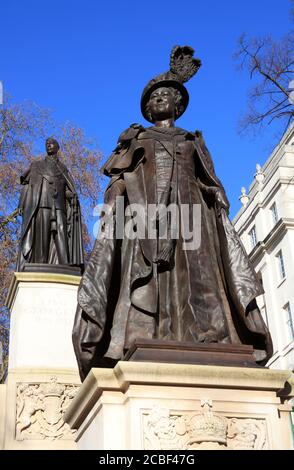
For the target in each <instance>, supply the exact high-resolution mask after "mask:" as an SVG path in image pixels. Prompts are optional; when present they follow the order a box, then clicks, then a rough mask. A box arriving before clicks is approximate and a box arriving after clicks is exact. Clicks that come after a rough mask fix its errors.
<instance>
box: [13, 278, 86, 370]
mask: <svg viewBox="0 0 294 470" xmlns="http://www.w3.org/2000/svg"><path fill="white" fill-rule="evenodd" d="M79 282H80V276H76V275H69V274H61V273H59V272H56V273H52V272H51V273H45V272H21V273H14V276H13V279H12V282H11V286H10V289H9V293H8V298H7V306H8V307H9V309H10V314H11V322H10V342H9V344H10V348H9V369H16V368H18V367H39V368H40V367H49V368H51V369H52V368H54V367H60V368H68V367H70V368H71V367H72V368H74V369H77V363H76V358H75V354H74V350H73V346H72V341H71V332H72V327H73V321H74V316H75V311H76V306H77V290H78V286H79Z"/></svg>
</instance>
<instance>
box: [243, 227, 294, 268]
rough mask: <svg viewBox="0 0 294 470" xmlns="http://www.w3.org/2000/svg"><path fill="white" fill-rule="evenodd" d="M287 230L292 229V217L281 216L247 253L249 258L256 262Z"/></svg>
mask: <svg viewBox="0 0 294 470" xmlns="http://www.w3.org/2000/svg"><path fill="white" fill-rule="evenodd" d="M287 230H294V218H293V219H292V218H291V219H290V218H281V219H279V220H278V222H277V223H276V225H275V226H274V227H273V228H272V230H271V231H270V232H269V234H268V235H267V236H266V237H265V239H264V240H263V241H261V242H258V243H257V244H256V245H255V247H254V248H253V250H251V252H250V253H249V258H250V260H251V261H252V263H253V264H254V265H256V264H258V262H259V261H260V260H261V258H262V256H263V255H264V253H267V252H268V251H269V250H270V249H272V248H273V247H274V246H275V245H277V243H278V242H279V241H280V240H281V239H282V238H283V236H284V235H285V233H286V232H287Z"/></svg>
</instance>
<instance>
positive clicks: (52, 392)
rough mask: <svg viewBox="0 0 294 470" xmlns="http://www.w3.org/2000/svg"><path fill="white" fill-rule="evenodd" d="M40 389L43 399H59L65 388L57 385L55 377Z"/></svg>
mask: <svg viewBox="0 0 294 470" xmlns="http://www.w3.org/2000/svg"><path fill="white" fill-rule="evenodd" d="M40 389H41V392H42V393H43V394H44V396H45V397H60V396H61V395H62V394H63V392H64V390H65V386H64V385H63V384H59V383H57V377H51V378H50V382H48V383H44V384H41V385H40Z"/></svg>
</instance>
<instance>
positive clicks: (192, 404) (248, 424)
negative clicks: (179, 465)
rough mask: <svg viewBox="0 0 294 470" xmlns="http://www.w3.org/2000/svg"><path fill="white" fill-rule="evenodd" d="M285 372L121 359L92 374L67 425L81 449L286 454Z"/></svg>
mask: <svg viewBox="0 0 294 470" xmlns="http://www.w3.org/2000/svg"><path fill="white" fill-rule="evenodd" d="M293 385H294V382H293V378H292V376H291V372H290V371H281V370H269V369H263V368H246V367H242V368H241V367H230V366H225V367H223V366H212V365H182V364H167V363H165V364H163V363H148V362H145V363H144V364H142V363H140V362H126V361H121V362H118V364H117V365H116V366H115V367H114V369H92V370H91V372H90V373H89V375H88V376H87V378H86V380H85V382H84V383H83V384H82V386H81V388H80V390H79V392H78V394H77V395H76V397H75V398H74V400H73V401H72V403H71V405H70V406H69V408H68V410H67V412H66V413H65V418H64V419H65V421H66V422H67V423H68V424H69V425H70V426H71V428H72V429H75V430H77V433H76V440H77V444H78V448H79V449H154V450H161V449H165V450H169V449H175V450H182V449H220V450H228V449H256V450H259V449H291V448H292V432H291V424H290V411H291V406H290V404H288V400H289V399H290V398H291V396H293V388H292V387H293Z"/></svg>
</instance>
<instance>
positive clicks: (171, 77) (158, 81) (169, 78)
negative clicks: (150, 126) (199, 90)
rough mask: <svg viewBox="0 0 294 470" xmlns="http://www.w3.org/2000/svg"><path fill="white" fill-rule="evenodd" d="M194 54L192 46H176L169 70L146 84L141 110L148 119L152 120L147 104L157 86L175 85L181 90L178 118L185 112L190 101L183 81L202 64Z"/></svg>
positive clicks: (188, 78) (193, 73)
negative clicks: (147, 110)
mask: <svg viewBox="0 0 294 470" xmlns="http://www.w3.org/2000/svg"><path fill="white" fill-rule="evenodd" d="M193 54H194V49H192V47H190V46H175V47H174V48H173V49H172V51H171V54H170V62H169V71H168V72H165V73H162V74H160V75H158V76H157V77H155V78H153V79H152V80H150V82H149V83H148V84H147V85H146V86H145V88H144V90H143V93H142V97H141V111H142V114H143V116H144V118H145V119H146V120H147V121H149V122H151V120H150V116H149V115H148V113H147V112H146V105H147V103H148V101H149V99H150V95H151V93H152V92H153V91H154V90H156V88H161V87H173V88H175V89H177V90H179V91H180V93H181V95H182V103H181V104H182V106H181V110H180V113H179V115H178V116H177V118H179V117H180V116H181V115H182V114H183V113H184V112H185V110H186V108H187V106H188V103H189V94H188V91H187V89H186V88H185V87H184V85H183V83H185V82H187V81H188V80H190V78H192V77H193V75H195V73H196V72H197V71H198V69H199V67H200V66H201V60H200V59H195V58H194V57H193Z"/></svg>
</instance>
